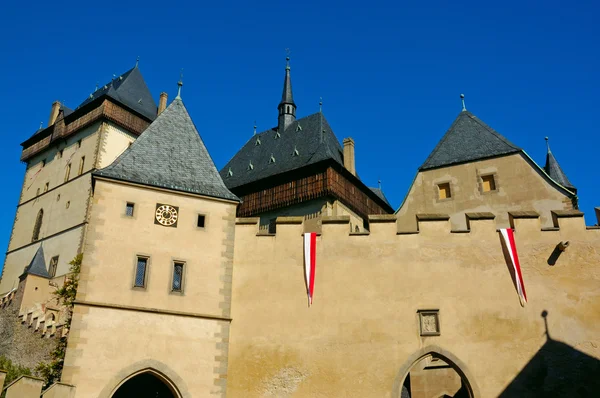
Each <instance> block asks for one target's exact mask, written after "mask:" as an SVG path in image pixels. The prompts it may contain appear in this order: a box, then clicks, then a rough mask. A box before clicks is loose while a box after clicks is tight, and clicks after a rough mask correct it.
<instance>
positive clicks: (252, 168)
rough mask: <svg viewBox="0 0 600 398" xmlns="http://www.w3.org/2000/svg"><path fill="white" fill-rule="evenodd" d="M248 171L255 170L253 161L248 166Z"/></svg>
mask: <svg viewBox="0 0 600 398" xmlns="http://www.w3.org/2000/svg"><path fill="white" fill-rule="evenodd" d="M248 170H254V165H253V164H252V161H250V163H249V164H248Z"/></svg>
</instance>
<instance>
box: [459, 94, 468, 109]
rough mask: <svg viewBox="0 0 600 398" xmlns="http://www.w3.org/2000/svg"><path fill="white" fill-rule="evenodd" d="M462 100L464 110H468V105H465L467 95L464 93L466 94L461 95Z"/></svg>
mask: <svg viewBox="0 0 600 398" xmlns="http://www.w3.org/2000/svg"><path fill="white" fill-rule="evenodd" d="M460 100H461V102H462V110H463V111H466V110H467V107H466V106H465V95H464V94H461V95H460Z"/></svg>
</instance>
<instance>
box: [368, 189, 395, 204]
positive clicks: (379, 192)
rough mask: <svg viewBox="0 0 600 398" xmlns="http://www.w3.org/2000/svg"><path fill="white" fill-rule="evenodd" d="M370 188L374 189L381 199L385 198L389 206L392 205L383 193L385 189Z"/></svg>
mask: <svg viewBox="0 0 600 398" xmlns="http://www.w3.org/2000/svg"><path fill="white" fill-rule="evenodd" d="M369 189H370V190H371V191H373V193H374V194H375V195H377V196H378V197H379V199H381V200H383V201H384V202H385V203H387V205H388V206H390V207H392V205H390V202H388V200H387V198H386V197H385V194H384V193H383V190H382V189H381V188H372V187H369Z"/></svg>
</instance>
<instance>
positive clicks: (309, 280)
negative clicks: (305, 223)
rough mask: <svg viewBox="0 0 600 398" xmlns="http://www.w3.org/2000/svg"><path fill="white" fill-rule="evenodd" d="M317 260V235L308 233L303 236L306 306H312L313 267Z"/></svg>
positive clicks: (313, 287)
mask: <svg viewBox="0 0 600 398" xmlns="http://www.w3.org/2000/svg"><path fill="white" fill-rule="evenodd" d="M316 259H317V234H316V233H314V232H308V233H305V234H304V274H305V276H306V292H307V293H308V305H309V306H310V305H312V299H313V292H314V289H315V265H316Z"/></svg>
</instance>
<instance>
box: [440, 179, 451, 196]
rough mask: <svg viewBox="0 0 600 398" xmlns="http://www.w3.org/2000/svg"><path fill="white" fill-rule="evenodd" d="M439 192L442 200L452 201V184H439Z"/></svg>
mask: <svg viewBox="0 0 600 398" xmlns="http://www.w3.org/2000/svg"><path fill="white" fill-rule="evenodd" d="M438 192H439V198H440V199H450V198H451V197H452V192H451V191H450V183H449V182H445V183H443V184H439V185H438Z"/></svg>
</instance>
